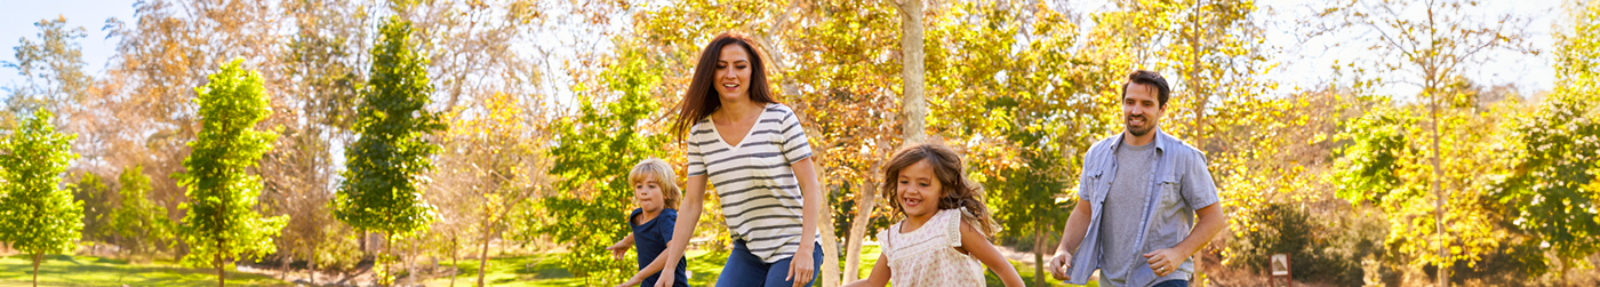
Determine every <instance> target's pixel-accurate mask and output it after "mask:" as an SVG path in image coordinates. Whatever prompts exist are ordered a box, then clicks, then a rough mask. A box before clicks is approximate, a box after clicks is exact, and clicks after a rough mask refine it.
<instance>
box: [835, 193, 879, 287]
mask: <svg viewBox="0 0 1600 287" xmlns="http://www.w3.org/2000/svg"><path fill="white" fill-rule="evenodd" d="M872 186H873V185H872V184H871V183H867V184H863V186H862V188H858V189H857V191H856V194H857V196H856V216H855V219H854V220H852V221H850V238H849V241H848V242H846V243H845V244H846V245H845V246H846V248H849V250H848V251H846V252H845V257H846V258H845V265H844V266H845V267H844V272H845V273H844V278H845V279H844V281H845V282H855V281H856V280H860V279H861V242H862V239H863V238H866V236H867V225H869V224H871V223H872V222H871V221H872V209H873V208H874V206H875V205H876V204H877V203H878V201H877V197H878V193H877V192H876V190H874V189H873V188H872ZM879 240H882V238H879Z"/></svg>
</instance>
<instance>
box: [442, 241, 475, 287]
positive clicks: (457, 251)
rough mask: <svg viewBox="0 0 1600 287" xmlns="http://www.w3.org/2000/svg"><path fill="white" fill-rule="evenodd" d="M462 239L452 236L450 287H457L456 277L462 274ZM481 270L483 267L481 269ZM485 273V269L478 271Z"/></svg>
mask: <svg viewBox="0 0 1600 287" xmlns="http://www.w3.org/2000/svg"><path fill="white" fill-rule="evenodd" d="M460 261H461V237H460V236H457V235H450V287H456V275H460V274H461V267H458V266H461V265H460V263H459V262H460ZM480 268H481V267H480ZM478 270H479V271H478V272H480V273H481V272H483V271H482V270H483V269H478Z"/></svg>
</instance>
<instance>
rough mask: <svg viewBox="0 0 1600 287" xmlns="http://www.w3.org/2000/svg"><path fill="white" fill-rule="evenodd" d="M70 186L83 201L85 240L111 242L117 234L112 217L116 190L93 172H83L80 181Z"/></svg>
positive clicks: (115, 201) (74, 197)
mask: <svg viewBox="0 0 1600 287" xmlns="http://www.w3.org/2000/svg"><path fill="white" fill-rule="evenodd" d="M68 188H70V189H72V198H73V199H74V200H77V201H81V202H83V241H84V242H93V241H98V242H106V243H109V242H111V239H112V235H115V234H116V230H115V228H116V227H114V226H115V225H114V223H113V220H114V219H113V218H112V216H113V214H112V213H113V212H115V211H116V204H117V196H116V194H115V192H116V191H115V190H111V188H110V187H107V186H106V184H105V180H104V179H101V178H100V175H98V174H95V173H93V172H86V173H83V176H82V177H80V178H79V179H78V183H75V184H72V185H70V186H68ZM89 244H94V243H89Z"/></svg>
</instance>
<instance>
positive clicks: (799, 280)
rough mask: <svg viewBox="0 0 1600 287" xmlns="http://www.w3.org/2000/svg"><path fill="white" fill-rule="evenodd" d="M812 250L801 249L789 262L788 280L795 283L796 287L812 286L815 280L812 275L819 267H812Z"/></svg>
mask: <svg viewBox="0 0 1600 287" xmlns="http://www.w3.org/2000/svg"><path fill="white" fill-rule="evenodd" d="M810 249H812V248H800V250H799V251H798V252H795V253H794V257H793V258H790V260H789V278H787V279H786V280H790V281H794V287H800V286H806V284H810V283H811V279H812V278H813V277H812V276H811V275H812V274H814V272H816V269H817V267H815V266H812V265H813V264H812V258H811V252H812V250H810Z"/></svg>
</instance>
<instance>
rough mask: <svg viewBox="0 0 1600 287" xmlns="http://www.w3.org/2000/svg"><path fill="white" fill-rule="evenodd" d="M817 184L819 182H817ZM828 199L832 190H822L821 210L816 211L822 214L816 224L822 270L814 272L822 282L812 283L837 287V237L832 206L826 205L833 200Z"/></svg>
mask: <svg viewBox="0 0 1600 287" xmlns="http://www.w3.org/2000/svg"><path fill="white" fill-rule="evenodd" d="M818 182H821V181H820V180H819V181H818ZM830 198H833V192H832V189H829V188H823V189H822V208H818V209H817V210H819V213H822V214H821V215H822V218H820V219H821V220H818V221H817V224H818V225H821V228H818V229H821V231H822V238H821V239H822V250H821V252H822V270H819V271H820V272H816V273H817V274H820V275H821V276H818V277H821V278H819V279H821V280H819V281H822V282H820V284H817V283H813V284H815V285H818V286H822V287H836V286H839V236H838V235H834V230H833V207H832V204H829V203H828V202H831V201H833V200H832V199H830ZM802 248H804V247H802ZM813 252H816V251H813Z"/></svg>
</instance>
